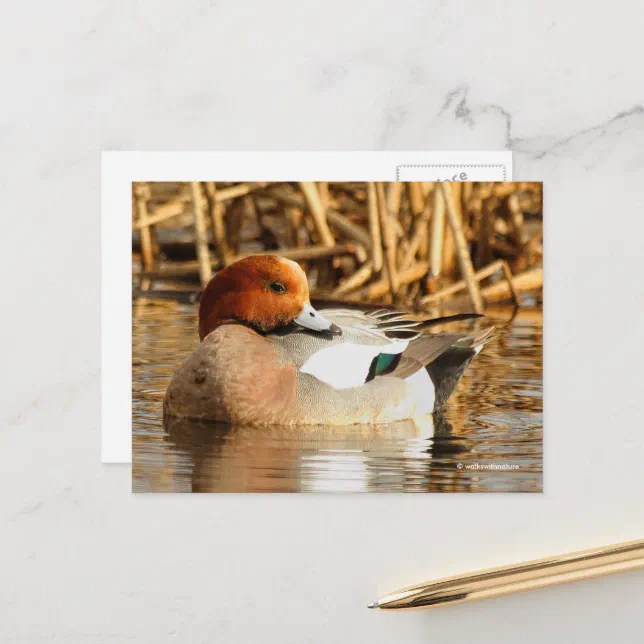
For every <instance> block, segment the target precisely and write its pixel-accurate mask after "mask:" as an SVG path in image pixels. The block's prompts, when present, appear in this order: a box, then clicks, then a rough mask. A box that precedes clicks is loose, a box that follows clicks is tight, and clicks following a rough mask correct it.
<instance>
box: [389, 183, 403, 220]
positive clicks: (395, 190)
mask: <svg viewBox="0 0 644 644" xmlns="http://www.w3.org/2000/svg"><path fill="white" fill-rule="evenodd" d="M404 189H405V184H404V183H402V182H401V181H394V182H392V183H390V184H389V185H388V186H387V208H388V209H389V212H390V213H392V215H398V213H399V212H400V206H401V204H402V195H403V190H404Z"/></svg>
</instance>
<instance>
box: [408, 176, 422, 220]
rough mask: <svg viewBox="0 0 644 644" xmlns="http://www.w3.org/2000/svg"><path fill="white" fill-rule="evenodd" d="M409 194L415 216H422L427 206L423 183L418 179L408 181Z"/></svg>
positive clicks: (410, 204) (410, 205) (411, 208)
mask: <svg viewBox="0 0 644 644" xmlns="http://www.w3.org/2000/svg"><path fill="white" fill-rule="evenodd" d="M407 195H408V197H409V209H410V210H411V212H412V214H413V215H414V217H420V215H421V214H422V212H423V208H424V207H425V195H424V194H423V184H422V183H420V182H418V181H409V182H408V183H407Z"/></svg>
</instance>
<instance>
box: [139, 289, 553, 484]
mask: <svg viewBox="0 0 644 644" xmlns="http://www.w3.org/2000/svg"><path fill="white" fill-rule="evenodd" d="M195 315H196V308H195V306H194V305H182V304H178V303H176V302H158V301H148V302H146V301H145V300H138V301H137V302H136V303H135V308H134V325H133V489H134V490H135V491H157V492H161V491H168V492H244V491H248V492H362V491H370V492H390V491H393V492H403V491H404V492H489V491H498V492H508V491H524V492H538V491H541V471H542V463H541V461H542V381H541V378H542V375H541V374H542V369H541V314H540V312H538V311H526V312H523V313H522V314H520V315H519V316H518V317H517V318H515V319H514V320H512V321H511V322H509V323H507V317H506V319H505V320H504V319H503V318H499V319H495V320H493V322H494V323H495V324H496V325H497V329H498V337H497V339H496V340H495V341H494V342H493V343H491V344H490V345H488V346H486V348H485V350H484V351H483V352H482V353H481V354H480V355H479V356H478V357H477V358H476V360H474V361H473V362H472V364H471V365H470V367H469V368H468V370H467V372H466V375H465V376H464V377H463V380H462V381H461V384H460V385H459V387H458V388H457V390H456V392H455V393H454V394H453V396H452V398H451V400H450V403H449V405H448V408H447V409H446V410H445V413H443V414H440V415H434V418H431V417H427V418H425V419H423V420H422V421H420V422H418V423H415V422H412V421H406V422H401V423H395V424H392V425H389V426H382V427H378V426H376V427H374V426H352V427H348V428H346V427H345V428H337V427H324V426H315V427H298V428H292V427H270V428H257V427H231V426H228V425H224V424H219V423H210V422H202V421H188V420H185V419H182V420H179V419H174V418H168V419H165V421H164V419H163V418H162V411H161V402H162V398H163V393H164V391H165V388H166V386H167V383H168V382H169V379H170V377H171V375H172V373H173V371H174V369H175V368H176V366H177V365H178V364H179V363H180V362H181V361H182V360H183V359H184V358H185V357H186V356H187V355H189V354H190V353H191V352H192V351H193V349H194V347H195V346H196V345H197V343H198V339H197V337H196V331H195V329H196V324H195Z"/></svg>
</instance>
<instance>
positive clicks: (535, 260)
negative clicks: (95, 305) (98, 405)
mask: <svg viewBox="0 0 644 644" xmlns="http://www.w3.org/2000/svg"><path fill="white" fill-rule="evenodd" d="M450 171H451V170H450ZM463 172H464V173H465V172H467V170H464V171H463ZM488 176H489V175H488ZM450 178H451V177H450ZM467 178H468V179H469V177H467ZM439 179H440V177H439ZM131 207H132V209H131V231H132V232H131V243H132V247H131V257H132V263H131V270H132V272H131V275H130V279H131V285H132V318H131V320H132V344H131V349H132V354H131V370H132V371H131V374H132V380H131V383H132V384H131V386H132V389H131V410H132V481H133V491H135V492H472V493H475V492H477V493H482V492H541V491H542V471H543V466H542V460H543V377H542V286H543V273H542V263H543V187H542V185H541V184H540V183H525V182H522V183H513V182H507V181H506V182H495V181H470V180H468V181H465V180H460V181H453V182H451V181H450V182H448V181H443V180H435V181H432V180H427V181H417V180H414V181H395V180H390V181H380V180H378V181H358V180H347V181H335V180H329V181H308V180H298V181H281V180H275V181H273V180H261V181H260V180H256V179H248V180H244V181H239V180H221V181H212V180H192V181H183V180H180V181H179V180H178V181H135V182H134V183H133V184H132V188H131Z"/></svg>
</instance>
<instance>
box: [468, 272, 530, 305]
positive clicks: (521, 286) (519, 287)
mask: <svg viewBox="0 0 644 644" xmlns="http://www.w3.org/2000/svg"><path fill="white" fill-rule="evenodd" d="M512 286H513V287H514V291H515V296H516V294H517V293H522V292H524V291H536V290H537V289H540V288H542V287H543V268H541V267H539V268H533V269H531V270H529V271H526V272H525V273H521V274H519V275H515V276H514V277H513V278H512ZM481 294H482V295H483V297H485V299H486V300H487V301H488V302H498V301H500V300H505V299H506V298H507V297H508V296H509V295H511V292H510V288H509V286H508V284H507V282H498V283H497V284H492V285H490V286H486V287H485V288H483V289H481Z"/></svg>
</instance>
